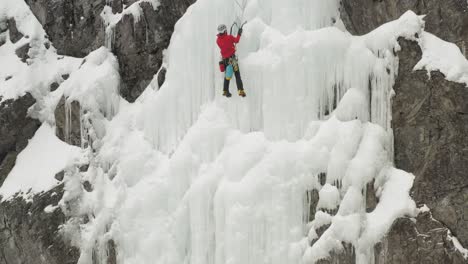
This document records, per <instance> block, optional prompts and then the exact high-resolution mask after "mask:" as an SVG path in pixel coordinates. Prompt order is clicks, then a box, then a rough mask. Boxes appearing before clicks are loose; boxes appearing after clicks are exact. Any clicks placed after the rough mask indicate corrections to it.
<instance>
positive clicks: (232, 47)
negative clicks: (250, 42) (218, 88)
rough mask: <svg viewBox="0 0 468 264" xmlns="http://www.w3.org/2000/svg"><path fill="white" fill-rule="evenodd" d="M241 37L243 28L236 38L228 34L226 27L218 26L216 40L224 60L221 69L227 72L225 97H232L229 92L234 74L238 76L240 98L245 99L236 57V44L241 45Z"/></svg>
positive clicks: (225, 75)
mask: <svg viewBox="0 0 468 264" xmlns="http://www.w3.org/2000/svg"><path fill="white" fill-rule="evenodd" d="M241 35H242V27H241V28H239V31H238V32H237V37H234V36H232V35H230V34H228V33H227V28H226V25H223V24H221V25H219V26H218V39H217V40H216V43H217V44H218V46H219V48H220V50H221V57H222V60H221V61H220V62H219V67H220V70H221V72H225V74H224V78H223V79H224V86H223V95H224V96H226V97H231V93H230V92H229V82H230V81H231V78H232V74H233V73H234V75H235V76H236V84H237V90H238V92H239V96H242V97H245V92H244V85H243V84H242V79H241V76H240V71H239V64H238V61H237V56H236V44H237V43H239V40H240V38H241Z"/></svg>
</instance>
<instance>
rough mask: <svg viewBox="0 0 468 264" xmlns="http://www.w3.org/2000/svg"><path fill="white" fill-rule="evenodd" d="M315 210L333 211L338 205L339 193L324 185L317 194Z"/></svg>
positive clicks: (333, 187) (333, 188)
mask: <svg viewBox="0 0 468 264" xmlns="http://www.w3.org/2000/svg"><path fill="white" fill-rule="evenodd" d="M319 197H320V199H319V202H318V204H317V208H319V209H328V210H334V209H336V208H337V207H338V205H340V191H339V190H338V188H336V187H335V186H332V185H330V184H328V183H327V184H325V185H324V186H323V187H322V189H321V190H320V192H319Z"/></svg>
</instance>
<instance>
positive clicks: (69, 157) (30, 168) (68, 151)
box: [0, 123, 83, 199]
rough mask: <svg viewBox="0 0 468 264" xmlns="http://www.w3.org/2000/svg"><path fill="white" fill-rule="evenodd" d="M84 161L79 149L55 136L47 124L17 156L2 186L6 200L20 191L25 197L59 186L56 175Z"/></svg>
mask: <svg viewBox="0 0 468 264" xmlns="http://www.w3.org/2000/svg"><path fill="white" fill-rule="evenodd" d="M82 161H83V156H82V153H81V150H80V148H78V147H74V146H70V145H68V144H66V143H64V142H63V141H61V140H59V139H58V138H57V137H56V136H55V132H54V128H53V127H51V126H50V125H48V124H46V123H44V124H42V126H41V127H40V128H39V129H38V130H37V132H36V134H35V135H34V137H33V138H32V139H31V140H30V141H29V143H28V145H27V147H26V148H25V149H24V150H23V151H22V152H21V153H20V154H19V155H18V157H17V159H16V164H15V166H14V167H13V170H12V171H11V172H10V174H9V175H8V177H7V178H6V180H5V182H4V183H3V185H2V186H1V187H0V195H1V196H2V197H3V199H10V198H12V197H13V195H14V194H17V193H19V195H22V196H23V197H24V198H25V199H27V198H28V197H32V196H33V195H35V194H37V193H40V192H46V191H48V190H50V189H52V188H53V187H55V186H57V184H58V181H57V180H56V179H55V174H57V173H59V172H61V171H62V170H64V169H66V168H68V167H70V166H72V165H75V164H79V163H80V162H82Z"/></svg>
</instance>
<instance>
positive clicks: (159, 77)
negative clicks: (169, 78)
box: [158, 68, 167, 88]
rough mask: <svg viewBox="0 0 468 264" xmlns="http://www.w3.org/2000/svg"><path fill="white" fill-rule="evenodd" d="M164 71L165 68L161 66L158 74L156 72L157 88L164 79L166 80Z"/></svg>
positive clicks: (165, 70) (161, 84)
mask: <svg viewBox="0 0 468 264" xmlns="http://www.w3.org/2000/svg"><path fill="white" fill-rule="evenodd" d="M166 72H167V69H166V68H162V69H161V70H160V71H159V74H158V87H159V88H161V87H162V86H163V84H164V81H165V80H166Z"/></svg>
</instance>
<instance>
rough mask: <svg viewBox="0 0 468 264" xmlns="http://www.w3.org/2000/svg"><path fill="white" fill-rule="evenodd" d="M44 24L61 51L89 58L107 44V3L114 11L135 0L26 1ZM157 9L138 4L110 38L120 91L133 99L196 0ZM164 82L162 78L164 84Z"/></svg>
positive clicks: (172, 0)
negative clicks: (138, 9) (136, 15)
mask: <svg viewBox="0 0 468 264" xmlns="http://www.w3.org/2000/svg"><path fill="white" fill-rule="evenodd" d="M27 2H28V4H29V5H30V7H31V10H32V11H33V13H34V14H35V16H36V17H37V18H38V20H39V21H40V22H41V24H42V25H43V26H44V29H45V31H46V32H47V34H48V36H49V38H50V40H51V41H52V43H53V45H54V46H55V47H56V48H57V51H58V53H59V54H63V55H69V56H75V57H85V56H86V55H87V54H88V53H89V52H91V51H93V50H95V49H97V48H98V47H100V46H103V45H104V44H105V35H106V33H105V25H104V21H103V20H102V18H101V12H102V11H103V9H104V6H105V5H106V3H107V4H109V5H110V6H111V7H112V10H113V12H114V13H119V12H122V9H123V6H124V5H127V6H128V5H130V4H132V3H134V2H136V1H133V0H113V1H104V0H82V1H56V0H27ZM159 2H160V4H159V6H158V7H157V8H156V9H154V8H153V6H152V5H151V4H149V3H148V2H142V3H141V4H139V5H140V7H141V10H142V14H141V16H140V17H139V18H138V19H136V18H134V17H133V16H132V15H131V14H127V15H124V16H123V17H122V19H121V20H120V21H119V22H118V23H117V24H116V25H115V28H114V35H113V37H111V38H110V39H111V42H112V43H108V46H111V49H112V52H113V53H114V54H115V55H116V56H117V59H118V61H119V67H120V75H121V77H122V83H121V85H120V88H121V94H122V96H123V97H124V98H125V99H127V100H128V101H130V102H133V101H135V99H136V98H137V97H138V96H139V95H140V94H141V93H142V92H143V90H144V89H145V88H146V87H147V86H148V84H149V83H150V82H151V80H152V79H153V77H154V75H155V74H156V73H157V72H158V70H159V69H160V68H161V65H162V60H163V50H164V49H166V48H167V46H168V45H169V41H170V38H171V35H172V32H173V31H174V25H175V23H176V22H177V20H179V18H180V17H181V16H182V15H183V14H184V13H185V11H186V9H187V8H188V7H189V6H190V5H191V4H193V3H194V2H195V0H161V1H159ZM161 82H162V81H159V83H161Z"/></svg>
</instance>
